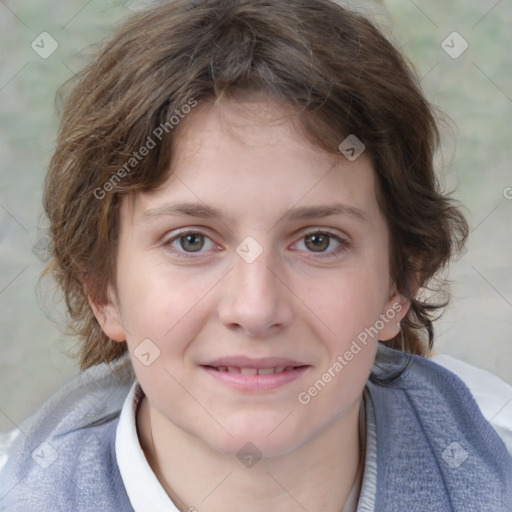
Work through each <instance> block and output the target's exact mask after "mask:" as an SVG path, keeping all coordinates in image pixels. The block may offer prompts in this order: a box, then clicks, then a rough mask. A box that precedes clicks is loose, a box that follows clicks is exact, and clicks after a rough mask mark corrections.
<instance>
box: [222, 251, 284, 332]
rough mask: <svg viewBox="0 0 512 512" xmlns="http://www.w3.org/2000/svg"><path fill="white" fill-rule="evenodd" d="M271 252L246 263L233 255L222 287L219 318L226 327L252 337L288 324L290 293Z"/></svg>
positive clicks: (281, 271) (282, 272)
mask: <svg viewBox="0 0 512 512" xmlns="http://www.w3.org/2000/svg"><path fill="white" fill-rule="evenodd" d="M271 260H272V255H271V254H269V253H267V252H266V251H264V252H263V253H262V254H261V255H260V256H259V257H258V258H257V259H256V260H255V261H253V262H251V263H248V262H247V261H245V260H244V259H243V258H242V257H240V256H239V255H238V254H235V255H234V259H233V269H232V271H231V272H229V274H228V275H227V276H226V279H225V281H224V285H223V288H222V290H221V297H222V298H221V301H220V304H219V312H218V314H219V319H220V321H221V322H222V324H224V325H225V326H226V327H228V328H229V329H235V330H238V331H240V332H244V333H245V334H246V335H248V336H251V337H265V336H269V335H272V334H275V333H276V332H278V331H279V330H281V329H284V328H285V327H287V326H288V325H290V323H291V321H292V317H293V305H292V298H293V293H292V291H291V290H290V289H289V288H288V286H287V283H286V275H285V272H284V271H283V270H282V269H281V270H279V269H278V268H277V266H276V265H275V262H273V261H271Z"/></svg>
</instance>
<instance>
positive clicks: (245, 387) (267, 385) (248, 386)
mask: <svg viewBox="0 0 512 512" xmlns="http://www.w3.org/2000/svg"><path fill="white" fill-rule="evenodd" d="M201 368H202V369H203V370H204V371H205V372H206V373H208V374H209V375H211V376H212V377H213V378H214V379H216V380H218V381H219V382H222V383H223V384H227V385H228V386H231V387H232V388H235V389H239V390H242V391H263V390H268V389H276V388H279V387H281V386H284V385H285V384H289V383H290V382H293V381H294V380H296V379H298V378H299V377H300V376H301V375H303V374H304V372H306V371H307V370H308V369H309V368H310V367H309V366H299V367H298V368H295V369H293V370H288V371H283V372H281V373H267V374H265V375H258V374H256V375H243V374H241V373H229V372H220V371H218V370H214V369H213V368H208V367H207V366H201Z"/></svg>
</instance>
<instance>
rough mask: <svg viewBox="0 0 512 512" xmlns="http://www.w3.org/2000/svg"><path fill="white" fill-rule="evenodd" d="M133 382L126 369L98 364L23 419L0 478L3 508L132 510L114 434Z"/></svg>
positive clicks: (0, 503) (10, 446)
mask: <svg viewBox="0 0 512 512" xmlns="http://www.w3.org/2000/svg"><path fill="white" fill-rule="evenodd" d="M132 381H133V376H132V374H131V372H130V371H128V370H123V371H120V372H117V373H113V372H112V370H111V369H110V367H108V366H106V365H99V366H98V367H94V368H91V369H89V370H87V371H86V372H84V373H82V374H81V375H79V376H78V377H76V378H75V379H73V380H72V381H71V382H70V383H68V384H67V385H66V386H64V387H63V388H62V389H61V390H59V391H58V392H57V393H56V394H55V395H54V396H53V397H51V398H50V399H49V400H48V401H47V402H45V403H44V404H43V405H42V407H41V408H40V409H39V410H38V411H37V412H36V413H35V414H33V415H32V416H30V417H29V418H27V419H26V420H25V421H23V422H22V423H21V424H20V426H19V429H18V430H19V432H18V434H17V435H16V436H15V439H14V440H12V441H11V442H10V444H9V447H8V449H7V451H6V458H7V460H6V463H5V467H4V468H3V470H2V472H1V473H0V510H50V509H52V510H77V509H79V510H84V511H88V510H91V511H92V510H97V509H98V502H101V506H102V510H107V511H117V510H131V508H128V507H129V501H127V500H128V499H127V496H126V491H125V489H124V486H123V483H122V479H121V477H120V474H119V469H118V467H117V462H116V457H115V435H116V427H117V422H118V417H119V413H120V410H121V408H122V405H123V402H124V400H125V398H126V396H127V394H128V392H129V389H130V386H131V383H132ZM118 504H125V505H126V507H124V506H123V505H121V507H123V508H119V506H118Z"/></svg>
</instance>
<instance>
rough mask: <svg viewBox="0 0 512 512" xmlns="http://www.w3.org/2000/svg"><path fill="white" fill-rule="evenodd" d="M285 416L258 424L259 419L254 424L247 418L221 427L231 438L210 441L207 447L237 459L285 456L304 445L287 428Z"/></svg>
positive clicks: (253, 420)
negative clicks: (246, 456) (247, 456)
mask: <svg viewBox="0 0 512 512" xmlns="http://www.w3.org/2000/svg"><path fill="white" fill-rule="evenodd" d="M284 416H286V415H284ZM284 416H283V415H279V418H276V419H275V418H274V417H272V420H270V419H267V420H265V421H261V418H260V419H259V420H257V419H255V418H254V417H252V415H248V416H247V417H246V418H245V419H244V420H240V419H239V420H238V421H237V422H236V423H235V422H233V423H230V424H229V423H228V424H224V427H225V428H226V430H227V431H228V432H229V433H230V434H231V435H232V437H231V436H229V435H228V434H227V433H226V434H225V435H223V436H222V439H215V440H212V443H210V445H211V446H212V448H214V449H216V450H217V451H219V452H221V453H224V454H226V455H229V456H232V457H237V458H239V459H241V458H243V457H244V456H245V455H252V456H254V457H257V458H262V457H264V458H271V457H279V456H282V455H286V454H288V453H290V452H292V451H293V450H295V449H296V448H297V447H298V446H299V445H300V444H301V443H302V442H303V441H304V440H303V439H302V438H303V436H304V434H303V433H302V432H301V433H299V432H298V431H297V429H295V428H294V426H292V425H291V424H290V423H288V424H286V423H287V421H288V420H285V421H284V422H283V417H284Z"/></svg>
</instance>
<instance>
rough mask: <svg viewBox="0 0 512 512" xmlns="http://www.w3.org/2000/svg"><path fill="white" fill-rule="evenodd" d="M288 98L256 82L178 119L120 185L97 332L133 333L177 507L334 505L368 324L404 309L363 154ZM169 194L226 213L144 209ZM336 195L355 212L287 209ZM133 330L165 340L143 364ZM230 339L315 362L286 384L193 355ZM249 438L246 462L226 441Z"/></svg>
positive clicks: (238, 351)
mask: <svg viewBox="0 0 512 512" xmlns="http://www.w3.org/2000/svg"><path fill="white" fill-rule="evenodd" d="M285 113H286V112H285V111H284V110H283V109H281V108H280V106H279V105H276V104H275V103H273V102H272V101H270V100H268V99H265V98H257V97H253V98H250V99H247V100H244V101H242V100H236V101H235V100H231V101H229V102H222V103H220V104H217V105H213V104H204V105H202V106H199V107H197V108H196V109H194V110H193V111H192V113H190V114H189V115H188V116H187V117H186V119H185V120H184V121H182V122H181V124H180V126H179V129H180V131H179V132H178V134H179V137H178V139H177V144H176V152H175V155H174V157H173V161H172V162H171V170H172V173H170V176H169V178H168V180H167V181H166V182H165V183H164V185H163V186H162V187H161V188H160V189H159V190H157V191H154V192H151V193H147V194H146V193H144V194H143V193H137V194H135V195H133V196H130V197H127V198H125V199H124V200H123V203H122V206H121V213H120V216H121V217H120V218H121V223H120V237H119V250H118V259H117V274H116V282H115V286H113V287H112V288H111V293H110V296H111V301H110V303H109V304H108V305H96V304H92V303H91V305H92V307H93V309H94V312H95V314H96V317H97V318H98V321H99V322H100V324H101V326H102V328H103V330H104V331H105V333H106V334H107V335H108V336H110V337H111V338H112V339H114V340H118V341H124V340H126V341H127V343H128V348H129V350H130V353H131V354H132V362H133V366H134V369H135V372H136V375H137V378H138V381H139V383H140V385H141V386H142V389H143V390H144V392H145V395H146V396H145V398H144V399H143V401H142V404H141V407H140V408H139V410H138V414H137V427H138V432H139V438H140V442H141V446H142V447H143V450H144V452H145V454H146V457H147V459H148V462H149V463H150V465H151V467H152V468H153V470H154V472H155V474H156V476H157V478H158V479H159V481H160V482H161V484H162V486H163V487H164V489H165V490H166V491H167V493H168V494H169V496H170V497H171V499H173V501H174V503H175V504H176V505H177V506H179V507H180V510H188V508H189V507H195V508H196V509H197V510H200V511H208V512H210V511H215V512H217V511H218V512H220V511H226V510H244V511H248V512H252V511H261V510H272V511H276V512H280V511H283V512H284V511H286V512H293V511H302V510H304V509H306V510H308V511H311V512H313V511H320V510H322V511H340V510H341V509H342V507H343V505H344V503H345V501H346V498H347V495H348V493H349V491H350V489H351V486H352V484H353V482H354V479H355V475H356V472H357V468H358V464H359V462H360V460H359V459H360V457H359V447H360V439H359V434H358V412H359V407H360V404H361V397H362V391H363V388H364V385H365V383H366V381H367V378H368V375H369V372H370V370H371V367H372V364H373V361H374V358H375V352H376V347H377V338H378V339H381V340H386V339H390V338H392V337H393V336H395V335H396V334H397V333H398V331H399V326H398V325H397V322H399V321H400V320H401V319H402V318H403V316H405V314H406V312H407V309H408V307H409V302H408V301H407V300H406V299H405V298H404V297H402V296H400V295H399V294H397V293H396V291H395V289H394V286H393V283H392V281H391V279H390V275H389V259H388V258H389V256H388V251H389V249H388V248H389V233H388V229H387V225H386V221H385V219H384V217H383V214H382V213H381V211H380V210H379V208H378V205H377V200H376V189H375V186H376V181H375V176H374V171H373V169H372V164H371V161H370V159H369V158H367V156H366V155H365V154H364V153H363V154H362V155H361V156H360V157H359V158H357V160H355V161H353V162H351V161H349V160H348V159H346V158H345V157H344V156H343V155H341V154H340V155H330V154H327V153H325V152H323V151H321V150H320V149H319V148H316V147H314V146H312V145H311V144H309V143H308V142H306V141H305V140H304V138H303V137H301V136H300V135H299V134H298V132H297V131H296V130H295V125H294V123H293V121H292V120H291V119H290V118H289V117H285V116H282V115H281V114H285ZM340 142H341V141H340ZM175 201H189V202H198V203H200V204H207V205H209V206H213V207H215V208H218V209H219V210H221V212H222V213H223V214H224V215H225V218H222V219H218V218H198V217H189V216H185V215H179V216H171V215H166V214H163V213H162V214H153V215H149V216H148V215H146V216H145V215H144V212H147V211H148V210H158V209H161V208H162V207H163V206H164V205H167V204H169V203H171V202H175ZM334 202H339V203H343V204H345V205H347V206H350V207H351V208H355V209H358V210H360V212H361V214H362V215H363V216H364V219H361V218H359V217H357V216H354V215H348V214H346V213H345V214H342V215H339V216H329V217H324V218H316V219H305V220H304V219H303V220H295V221H290V220H286V219H284V218H283V216H284V214H285V213H286V212H287V211H288V210H290V209H293V208H297V207H302V206H311V205H327V204H331V203H334ZM181 228H190V229H191V230H192V231H196V232H200V233H201V234H203V235H205V238H201V237H200V238H199V240H197V239H195V240H193V241H192V244H195V245H192V247H200V250H199V251H198V252H194V250H193V249H192V250H191V249H190V245H187V243H186V242H187V241H186V240H184V239H183V238H181V239H180V238H179V237H178V238H176V237H177V231H178V230H179V229H181ZM322 230H324V231H323V232H325V230H328V231H330V232H332V233H333V235H334V236H333V237H331V238H327V241H325V245H322V244H319V245H320V249H318V248H317V249H316V250H315V248H316V245H315V243H314V241H311V239H310V238H308V237H307V236H306V235H307V234H308V233H311V232H312V231H313V232H314V231H322ZM248 236H251V237H253V238H254V239H255V240H256V241H257V243H258V244H259V245H260V246H261V248H262V249H263V252H262V254H260V255H259V256H258V257H257V258H256V260H255V261H254V262H252V263H248V262H247V261H245V260H244V259H243V258H242V257H240V256H239V255H238V254H237V252H236V249H237V247H238V246H239V245H240V244H241V242H242V241H244V239H245V238H246V237H248ZM336 237H339V239H340V240H341V242H340V241H338V240H337V238H336ZM324 240H325V239H324ZM202 244H204V245H202ZM317 244H318V242H317ZM339 247H342V248H343V250H342V251H338V252H336V251H337V250H338V248H339ZM172 249H174V250H175V252H172ZM187 250H188V252H187ZM179 254H182V255H183V254H185V255H187V254H188V255H189V256H190V257H189V258H186V257H180V256H179ZM326 255H328V256H326ZM397 304H399V305H400V307H401V310H400V312H399V313H398V314H397V315H396V317H395V318H394V320H393V321H390V322H388V323H385V325H384V327H383V329H381V331H380V332H379V335H378V337H375V338H371V339H369V340H368V343H367V345H366V346H363V345H361V344H360V345H361V348H362V350H361V351H360V352H359V353H358V354H357V355H355V356H354V358H353V359H352V360H351V361H350V362H349V363H348V364H347V365H346V366H345V367H344V368H343V370H342V371H341V372H339V373H336V376H335V377H334V378H333V379H331V381H330V382H329V383H328V385H326V386H325V388H324V389H323V390H322V391H321V392H320V393H318V395H317V396H315V397H314V398H312V399H311V401H310V402H309V403H308V404H306V405H304V404H302V403H300V402H299V401H298V398H297V397H298V394H299V393H300V392H303V391H307V390H308V388H310V387H311V386H312V385H313V383H314V382H315V381H316V380H317V379H321V376H322V374H323V373H324V372H326V370H327V369H328V368H329V367H332V365H333V363H334V362H335V361H336V359H337V357H338V356H339V355H342V354H344V353H345V352H346V351H347V350H348V349H349V347H350V346H351V344H352V342H353V340H355V339H356V338H357V336H358V334H360V333H361V332H363V331H364V329H365V328H367V327H370V326H373V325H375V323H376V321H377V320H378V319H379V315H382V314H385V313H386V312H387V311H389V310H390V309H391V308H392V307H393V305H395V306H396V305H397ZM144 339H150V340H151V342H152V343H153V344H154V345H155V346H157V347H158V349H159V350H160V355H159V356H158V357H157V358H156V359H155V360H154V362H152V364H151V365H150V366H145V365H144V364H142V363H141V362H140V361H139V360H138V358H137V357H134V355H133V351H134V350H135V349H136V348H137V346H138V345H139V344H140V343H141V341H142V340H144ZM230 355H246V356H249V357H253V358H257V357H268V356H281V357H290V358H294V359H296V360H299V361H300V362H302V363H303V364H309V365H310V367H309V368H308V370H307V371H306V372H305V373H303V374H302V375H301V376H300V377H299V378H298V379H297V380H295V381H293V382H291V383H288V384H286V385H285V386H282V387H281V388H278V389H274V390H271V391H241V390H236V389H232V388H230V387H227V386H226V385H224V384H222V383H219V382H217V381H216V380H215V379H213V378H212V377H211V376H210V375H208V374H207V373H206V372H205V371H204V370H203V369H202V368H201V367H200V366H199V365H200V364H201V363H205V362H207V361H208V360H210V361H211V360H212V359H214V358H217V357H220V356H230ZM247 442H251V443H252V444H253V445H254V446H256V447H257V449H258V450H259V452H260V453H261V455H262V459H261V460H260V461H259V462H258V463H257V464H255V465H254V466H252V467H246V466H245V465H243V464H242V463H241V462H240V460H239V459H238V458H237V456H236V454H237V452H238V451H239V450H240V449H241V448H242V447H243V446H244V445H245V444H246V443H247ZM333 483H335V485H333ZM219 484H220V485H219ZM214 489H215V490H214ZM212 490H214V491H213V492H212Z"/></svg>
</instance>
